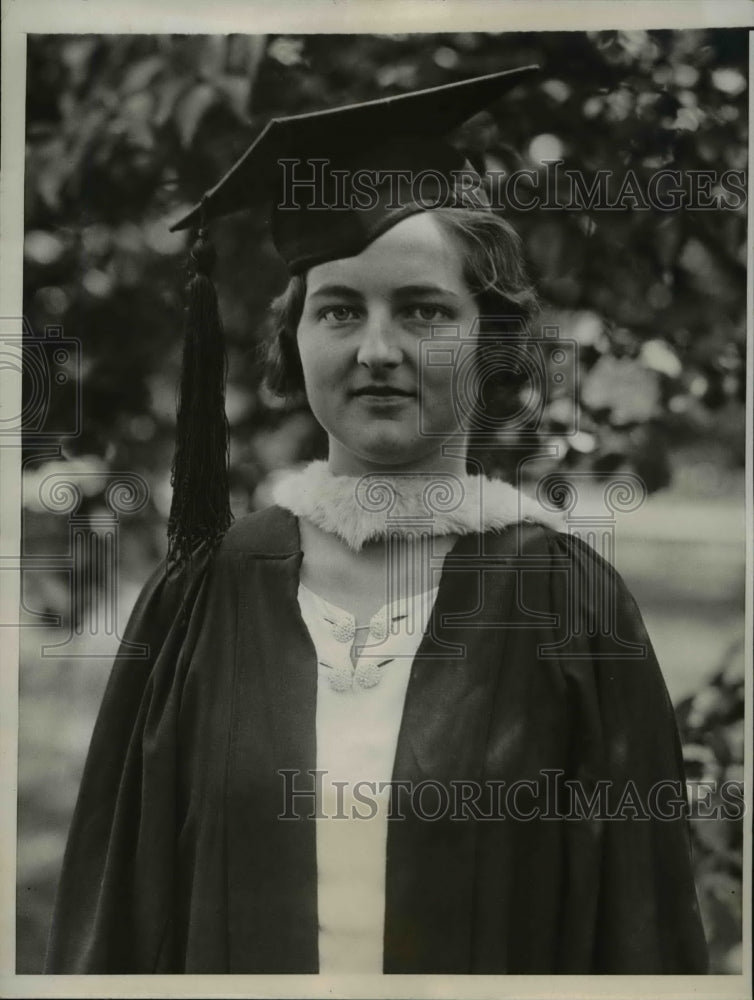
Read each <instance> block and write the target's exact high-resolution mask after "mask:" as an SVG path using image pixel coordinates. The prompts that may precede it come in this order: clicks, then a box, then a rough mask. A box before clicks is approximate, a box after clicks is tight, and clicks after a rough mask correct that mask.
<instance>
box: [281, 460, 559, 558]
mask: <svg viewBox="0 0 754 1000" xmlns="http://www.w3.org/2000/svg"><path fill="white" fill-rule="evenodd" d="M272 500H273V502H274V503H276V504H278V506H280V507H284V508H285V509H286V510H289V511H290V512H291V513H292V514H295V515H296V516H297V517H305V518H307V520H309V521H311V522H312V523H313V524H316V525H317V526H318V527H320V528H322V529H323V530H324V531H329V532H331V533H332V534H335V535H337V536H338V537H339V538H340V539H342V540H343V541H344V542H345V543H346V544H347V545H348V546H349V547H350V548H352V549H354V550H355V551H357V552H358V551H359V549H361V547H362V546H363V545H364V544H365V543H366V542H369V541H372V540H375V539H377V538H381V537H384V536H385V534H386V532H387V530H388V528H389V529H390V531H391V532H397V533H398V534H401V535H408V534H414V533H416V532H417V530H426V531H430V532H431V533H432V534H435V535H449V534H459V535H467V534H470V533H472V532H476V531H489V530H497V531H501V530H503V529H504V528H506V527H507V526H508V525H509V524H515V523H516V522H518V521H538V522H540V523H543V524H547V525H549V526H550V527H553V528H555V529H562V528H563V517H562V515H560V514H556V513H553V512H552V511H549V510H547V509H546V508H544V507H542V506H541V504H540V503H539V502H538V501H537V500H534V499H533V498H532V497H529V496H526V495H525V494H524V493H520V492H519V491H518V490H517V489H515V488H514V487H513V486H511V485H510V484H509V483H504V482H502V481H501V480H493V479H487V478H485V477H480V476H469V475H462V476H457V475H453V474H451V473H410V474H402V473H401V474H398V473H379V472H374V473H368V474H366V475H363V476H335V475H333V474H332V473H331V472H330V470H329V468H328V466H327V462H323V461H319V462H311V463H310V464H309V465H307V466H305V467H304V468H302V469H297V470H294V471H288V472H285V473H282V474H280V478H279V479H278V480H277V481H276V482H275V483H274V485H273V486H272Z"/></svg>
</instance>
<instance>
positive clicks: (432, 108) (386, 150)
mask: <svg viewBox="0 0 754 1000" xmlns="http://www.w3.org/2000/svg"><path fill="white" fill-rule="evenodd" d="M537 69H538V67H537V66H524V67H520V68H517V69H511V70H506V71H504V72H501V73H491V74H489V75H487V76H481V77H476V78H474V79H472V80H464V81H462V82H460V83H450V84H445V85H443V86H440V87H432V88H430V89H427V90H419V91H414V92H413V93H410V94H401V95H399V96H396V97H385V98H381V99H379V100H375V101H367V102H363V103H361V104H350V105H346V106H345V107H339V108H331V109H328V110H325V111H315V112H312V113H310V114H303V115H293V116H291V117H288V118H273V119H272V121H270V122H269V123H268V124H267V126H266V127H265V128H264V130H263V131H262V132H261V133H260V135H259V136H258V137H257V138H256V139H255V141H254V142H253V143H252V144H251V146H250V147H249V148H248V149H247V150H246V152H245V153H244V154H243V156H241V157H240V159H239V160H238V161H237V162H236V163H235V164H234V165H233V166H232V167H231V169H230V170H229V171H228V173H227V174H226V175H225V176H224V177H223V178H222V179H221V180H220V181H219V182H218V183H217V184H216V185H215V186H214V187H213V188H211V189H210V190H209V191H207V192H206V194H205V195H204V197H203V199H202V202H201V203H200V204H198V205H196V206H195V207H194V208H193V209H191V211H190V212H189V213H188V214H187V215H185V216H183V218H181V219H179V220H178V221H177V222H176V223H175V224H174V225H173V226H172V227H171V228H172V230H177V229H185V228H187V227H189V226H191V225H196V224H199V223H200V222H201V221H202V220H203V221H204V223H207V222H209V221H211V220H212V219H214V218H219V217H220V216H224V215H228V214H230V213H231V212H236V211H240V210H242V209H248V208H250V207H252V206H254V205H255V204H256V205H258V204H260V203H261V204H263V205H264V204H267V205H270V203H271V206H270V207H271V213H270V214H271V221H272V234H273V239H274V242H275V245H276V248H277V250H278V252H279V253H280V256H281V257H282V258H283V260H284V261H285V262H286V264H287V265H288V269H289V271H290V272H291V273H292V274H295V273H300V272H301V271H304V270H306V269H307V268H308V267H311V266H313V265H314V264H316V263H321V262H322V261H325V260H334V259H336V258H338V257H348V256H351V255H353V254H355V253H359V252H360V251H361V250H363V249H364V247H365V246H367V244H368V243H370V242H371V241H372V240H373V239H375V238H376V236H378V235H379V234H380V233H381V232H384V230H385V229H387V228H388V227H389V226H390V225H394V224H395V223H396V222H398V221H400V219H401V218H404V217H405V216H406V215H408V214H411V213H412V212H417V211H422V210H425V209H426V208H428V207H439V206H440V205H456V206H458V205H461V204H463V205H466V206H468V207H474V206H476V207H488V206H487V205H486V202H485V201H483V200H482V195H481V179H480V178H479V176H478V175H477V174H476V172H475V171H474V170H473V168H472V167H471V165H470V164H469V163H468V161H467V160H466V159H465V157H464V156H463V155H462V154H461V153H459V152H458V151H457V150H456V149H454V148H453V147H452V146H451V145H450V144H449V143H447V142H446V141H445V136H446V135H447V134H448V133H450V132H452V131H453V130H454V129H455V128H457V127H458V126H459V125H461V124H462V123H463V122H465V121H467V119H469V118H471V117H472V116H473V115H474V114H476V113H477V112H479V111H481V110H482V109H484V108H486V107H488V106H489V105H490V104H492V103H493V102H494V101H495V100H497V99H498V98H499V97H501V96H502V95H503V94H504V93H505V92H506V91H508V90H510V89H511V88H512V87H514V86H515V85H516V84H518V83H519V82H521V80H522V79H524V78H525V77H526V76H528V75H529V74H530V73H532V72H533V71H535V70H537ZM475 180H476V182H477V183H476V184H475ZM324 213H326V224H323V214H324Z"/></svg>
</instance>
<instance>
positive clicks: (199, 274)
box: [168, 224, 232, 564]
mask: <svg viewBox="0 0 754 1000" xmlns="http://www.w3.org/2000/svg"><path fill="white" fill-rule="evenodd" d="M215 260H216V253H215V248H214V246H213V245H212V244H211V243H210V242H209V239H208V237H207V230H206V229H205V228H204V225H203V224H202V226H201V228H200V229H199V233H198V238H197V240H196V242H195V243H194V246H193V247H192V249H191V256H190V259H189V269H190V271H191V272H193V273H192V274H191V277H190V280H189V283H188V287H187V296H188V301H187V305H186V311H185V335H184V344H183V366H182V370H181V381H180V388H179V393H178V414H177V422H176V444H175V455H174V458H173V465H172V469H171V476H170V482H171V485H172V487H173V501H172V505H171V507H170V519H169V521H168V564H170V563H182V562H184V561H185V560H187V559H190V557H191V554H192V552H193V551H194V550H195V549H196V548H197V547H198V546H199V545H202V544H206V545H207V546H209V547H210V548H214V547H215V546H216V545H217V544H218V543H219V542H220V540H221V539H222V537H223V535H224V534H225V532H226V531H227V530H228V528H229V526H230V523H231V520H232V516H231V513H230V497H229V491H228V452H229V433H228V419H227V416H226V414H225V379H226V375H227V367H228V363H227V357H226V354H225V344H224V336H223V328H222V322H221V320H220V312H219V309H218V304H217V292H216V291H215V286H214V285H213V284H212V280H211V277H210V276H211V274H212V270H213V268H214V266H215Z"/></svg>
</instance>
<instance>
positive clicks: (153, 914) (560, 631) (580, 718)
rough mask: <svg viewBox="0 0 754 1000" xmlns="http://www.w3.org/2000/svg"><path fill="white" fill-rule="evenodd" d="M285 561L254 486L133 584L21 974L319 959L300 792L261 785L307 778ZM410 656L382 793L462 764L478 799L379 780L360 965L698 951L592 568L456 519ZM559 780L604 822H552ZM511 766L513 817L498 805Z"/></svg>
mask: <svg viewBox="0 0 754 1000" xmlns="http://www.w3.org/2000/svg"><path fill="white" fill-rule="evenodd" d="M301 561H302V552H301V549H300V539H299V531H298V521H297V519H296V518H295V517H294V516H293V515H292V514H290V513H289V512H288V511H286V510H284V509H282V508H280V507H277V506H273V507H270V508H268V509H266V510H264V511H261V512H257V513H254V514H251V515H248V516H247V517H245V518H244V519H242V520H241V521H239V522H238V523H237V524H236V525H235V526H234V527H233V528H232V529H231V531H230V532H229V533H228V535H227V536H226V538H225V540H224V542H223V544H222V546H221V547H220V549H219V550H218V551H217V552H216V553H215V555H214V556H213V557H212V558H210V559H207V558H206V557H200V556H197V557H196V558H195V559H194V562H193V565H192V566H191V568H190V569H188V570H183V571H181V572H171V574H170V575H168V576H167V577H166V576H165V573H164V569H163V568H162V567H161V568H160V569H158V570H157V571H156V572H155V574H154V575H153V576H152V578H151V579H150V580H149V582H148V583H147V584H146V586H145V588H144V590H143V592H142V594H141V596H140V598H139V600H138V603H137V605H136V607H135V609H134V611H133V614H132V617H131V620H130V622H129V626H128V629H127V632H126V636H125V638H126V640H127V641H129V642H134V643H143V644H147V645H148V647H149V651H150V654H149V657H148V658H147V659H118V660H116V663H115V667H114V669H113V672H112V675H111V678H110V681H109V684H108V687H107V690H106V693H105V696H104V700H103V703H102V707H101V710H100V714H99V717H98V720H97V723H96V726H95V729H94V734H93V737H92V742H91V747H90V750H89V755H88V759H87V763H86V767H85V771H84V776H83V780H82V783H81V789H80V793H79V797H78V802H77V805H76V810H75V814H74V818H73V823H72V828H71V832H70V836H69V840H68V845H67V849H66V853H65V859H64V863H63V870H62V875H61V879H60V884H59V889H58V896H57V902H56V907H55V913H54V918H53V924H52V930H51V936H50V942H49V949H48V955H47V962H46V971H47V972H50V973H169V972H187V973H222V972H232V973H316V972H317V971H318V948H317V936H318V926H317V867H316V845H315V820H314V817H313V809H312V797H311V796H307V795H306V794H303V795H298V796H294V797H293V798H292V799H291V798H290V797H289V798H288V800H286V795H285V790H284V780H283V778H282V777H281V773H280V772H282V771H286V772H291V771H294V772H296V773H297V775H298V777H296V779H295V782H294V783H293V785H291V784H290V780H291V779H290V775H289V777H288V778H287V779H286V780H288V781H289V785H288V791H290V790H291V788H294V789H295V790H296V791H297V792H300V791H304V792H306V791H307V790H309V791H310V790H311V789H312V787H313V782H312V779H311V777H310V775H309V774H308V772H309V771H310V770H311V769H314V768H315V767H316V746H315V709H316V695H317V668H316V657H315V651H314V646H313V643H312V641H311V638H310V637H309V634H308V631H307V629H306V626H305V625H304V622H303V619H302V617H301V614H300V611H299V606H298V600H297V590H298V583H299V569H300V566H301ZM410 669H411V673H410V680H409V683H408V688H407V694H406V700H405V706H404V710H403V716H402V720H401V726H400V732H399V737H398V744H397V751H396V757H395V765H394V773H393V780H394V782H395V783H396V786H395V787H396V788H397V787H398V783H400V782H408V783H412V784H411V785H404V786H403V787H404V789H405V788H409V789H410V788H414V787H416V785H417V783H419V782H423V781H431V782H434V783H435V786H434V787H435V788H437V784H436V783H437V782H440V783H442V785H443V786H444V787H446V788H448V789H451V788H452V787H455V788H458V787H460V783H464V787H465V788H467V789H468V788H474V787H476V788H478V789H481V790H483V791H484V794H485V795H486V794H487V792H488V791H489V802H487V800H485V799H484V797H482V798H480V799H479V800H478V801H477V802H476V803H472V804H471V806H470V807H469V808H468V809H466V810H465V811H464V810H462V811H461V812H462V813H463V814H462V815H460V816H459V811H458V809H457V807H454V809H453V810H447V811H446V813H445V815H440V817H439V818H438V819H435V820H434V821H430V820H428V819H426V818H424V817H422V816H421V814H419V813H418V812H417V811H416V810H414V809H412V807H411V798H410V795H409V797H408V798H406V793H405V792H404V798H403V803H402V804H401V800H400V799H396V808H395V816H394V818H391V819H390V820H389V824H388V841H387V871H386V899H385V934H384V971H385V972H386V973H460V974H463V973H487V974H495V973H539V974H545V973H701V972H704V971H706V948H705V942H704V936H703V932H702V929H701V923H700V918H699V912H698V908H697V900H696V894H695V889H694V882H693V877H692V868H691V860H690V846H689V838H688V830H687V823H686V819H685V818H684V817H683V816H679V815H678V810H676V811H675V812H676V818H671V819H660V818H651V817H650V818H647V817H646V816H642V815H641V813H642V810H643V805H642V802H646V797H647V796H648V795H650V789H651V788H652V787H653V786H656V783H657V782H674V783H675V787H676V788H677V783H678V782H679V781H680V780H681V779H682V773H683V769H682V758H681V752H680V745H679V740H678V735H677V730H676V726H675V721H674V716H673V709H672V706H671V703H670V700H669V698H668V694H667V691H666V688H665V685H664V682H663V680H662V677H661V674H660V670H659V668H658V665H657V661H656V659H655V656H654V653H653V651H652V647H651V645H650V642H649V639H648V637H647V634H646V631H645V629H644V626H643V623H642V620H641V617H640V615H639V612H638V610H637V607H636V605H635V603H634V601H633V599H632V598H631V596H630V594H629V593H628V591H627V590H626V588H625V585H624V584H623V583H622V581H621V579H620V577H618V576H617V575H616V574H615V572H614V570H612V568H611V567H610V566H609V565H608V564H607V563H606V562H604V561H603V560H602V559H601V558H600V557H599V556H598V555H597V554H596V553H595V552H594V551H593V550H592V549H591V547H590V546H588V545H587V544H585V543H584V542H581V541H579V540H578V539H576V538H574V537H572V536H569V535H566V534H562V533H559V532H556V531H553V530H551V529H549V528H546V527H543V526H541V525H538V524H532V523H528V524H523V523H522V524H518V525H514V526H511V527H509V528H508V529H506V530H505V531H502V532H488V533H485V534H481V535H480V534H472V535H466V536H463V537H462V538H461V539H460V540H459V541H457V542H456V544H455V546H454V548H453V549H452V551H451V552H450V553H449V554H448V555H447V557H446V559H445V564H444V569H443V572H442V578H441V581H440V587H439V592H438V595H437V599H436V603H435V606H434V609H433V611H432V615H431V617H430V621H429V624H428V626H427V629H426V631H425V633H424V636H423V638H422V641H421V644H420V647H419V651H418V653H417V656H416V658H415V659H414V661H413V663H412V666H411V668H410ZM566 780H567V781H572V782H578V783H579V787H580V788H581V789H582V791H583V793H584V795H590V794H592V793H593V792H595V790H598V789H599V787H600V786H599V783H600V782H603V783H607V787H608V792H607V794H608V796H609V799H610V804H611V806H610V807H611V809H618V807H620V806H621V805H622V806H624V807H625V808H623V809H622V812H621V815H622V818H613V819H611V818H609V816H607V815H605V814H604V810H600V809H598V810H597V812H596V813H595V814H593V815H591V817H590V816H589V814H588V811H587V812H586V814H585V815H582V818H581V819H578V818H576V819H574V818H566V817H564V816H563V811H564V810H563V809H562V808H561V807H562V805H563V803H564V802H567V801H568V800H567V799H564V798H562V794H561V793H562V791H563V787H564V786H563V785H562V783H563V782H565V781H566ZM474 782H475V783H476V785H473V784H472V783H474ZM515 782H519V785H518V786H517V788H518V792H517V795H516V805H517V808H518V813H517V814H516V816H513V815H509V814H506V813H507V809H506V806H505V801H503V806H502V807H501V806H500V802H499V799H500V796H501V795H504V793H505V792H506V789H510V787H511V786H512V785H513V784H514V783H515ZM523 782H529V784H522V783H523ZM547 782H550V784H549V786H548V787H549V792H547V794H545V791H543V788H544V785H546V784H547ZM495 783H497V784H495ZM628 785H633V788H634V789H635V791H636V792H637V793H638V795H639V796H641V797H642V800H641V801H639V802H638V804H637V802H636V801H635V799H636V796H635V795H634V794H633V792H630V791H629V793H628V794H629V795H630V797H631V802H628V800H626V798H625V795H626V791H625V789H626V787H627V786H628ZM663 787H665V786H663ZM667 787H668V788H670V787H672V786H667ZM501 790H502V791H501ZM493 796H494V799H495V805H494V806H493V805H492V801H493ZM670 798H672V794H671V795H670ZM422 801H423V802H424V803H425V806H426V808H429V809H435V808H436V807H435V806H433V805H432V802H434V803H436V804H439V803H440V801H441V800H440V798H439V797H438V796H435V798H434V799H432V794H430V793H427V794H426V795H425V796H424V797H423V799H422ZM658 801H660V802H661V803H662V808H663V809H664V810H665V811H666V814H669V815H672V814H673V810H672V808H669V807H668V805H667V797H665V798H663V797H661V798H660V799H659V800H658ZM485 803H486V805H487V806H488V807H489V808H485ZM632 804H633V807H632ZM474 806H476V809H475V808H474ZM291 807H292V808H293V809H294V812H295V813H297V814H298V816H299V818H297V819H290V818H289V819H280V818H279V817H280V815H281V814H283V813H285V812H286V810H288V812H289V815H290V809H291ZM508 807H510V803H508ZM537 809H538V813H537V812H536V810H537ZM454 811H455V818H453V812H454ZM529 813H534V815H533V818H531V819H524V818H522V817H523V816H524V814H529ZM490 816H492V817H494V818H489V817H490ZM516 817H518V818H516Z"/></svg>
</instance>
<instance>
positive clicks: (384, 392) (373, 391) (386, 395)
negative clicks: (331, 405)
mask: <svg viewBox="0 0 754 1000" xmlns="http://www.w3.org/2000/svg"><path fill="white" fill-rule="evenodd" d="M353 395H354V396H357V397H361V398H366V399H369V400H374V399H385V400H391V399H411V398H412V397H413V396H414V395H415V393H413V392H411V391H410V390H408V389H400V388H398V386H394V385H367V386H364V387H363V388H362V389H357V390H356V391H355V392H354V394H353Z"/></svg>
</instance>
